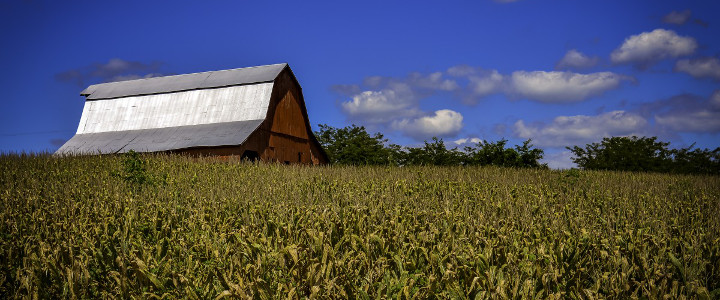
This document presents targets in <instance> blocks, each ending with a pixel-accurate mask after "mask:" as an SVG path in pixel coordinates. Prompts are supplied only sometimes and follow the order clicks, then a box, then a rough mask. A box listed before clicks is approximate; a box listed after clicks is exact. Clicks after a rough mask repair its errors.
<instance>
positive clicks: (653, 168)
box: [567, 136, 720, 174]
mask: <svg viewBox="0 0 720 300" xmlns="http://www.w3.org/2000/svg"><path fill="white" fill-rule="evenodd" d="M669 145H670V143H668V142H661V141H658V140H657V137H637V136H632V137H606V138H603V140H602V141H601V142H599V143H592V144H587V145H585V148H581V147H579V146H573V147H567V149H568V150H570V151H571V152H572V153H573V155H574V156H575V157H573V158H572V160H573V162H575V163H576V164H577V165H578V166H579V167H581V168H583V169H586V170H617V171H646V172H670V173H694V174H718V173H720V148H716V149H715V150H709V149H694V150H693V149H692V148H693V147H694V145H692V146H690V147H687V148H681V149H670V148H669Z"/></svg>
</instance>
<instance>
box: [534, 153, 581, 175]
mask: <svg viewBox="0 0 720 300" xmlns="http://www.w3.org/2000/svg"><path fill="white" fill-rule="evenodd" d="M540 162H541V163H546V164H547V165H548V167H550V169H556V170H558V169H560V170H567V169H571V168H575V167H577V165H576V164H575V163H574V162H573V161H572V152H570V151H567V150H565V151H560V152H556V153H545V156H544V157H543V159H541V160H540Z"/></svg>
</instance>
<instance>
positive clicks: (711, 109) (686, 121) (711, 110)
mask: <svg viewBox="0 0 720 300" xmlns="http://www.w3.org/2000/svg"><path fill="white" fill-rule="evenodd" d="M648 107H649V108H650V111H651V112H655V122H656V123H657V124H658V125H660V126H664V127H667V128H670V129H672V130H674V131H679V132H709V133H713V132H720V90H716V91H715V92H713V94H712V95H710V97H708V98H704V97H700V96H696V95H688V94H685V95H678V96H675V97H672V98H670V99H667V100H663V101H657V102H655V103H651V104H648Z"/></svg>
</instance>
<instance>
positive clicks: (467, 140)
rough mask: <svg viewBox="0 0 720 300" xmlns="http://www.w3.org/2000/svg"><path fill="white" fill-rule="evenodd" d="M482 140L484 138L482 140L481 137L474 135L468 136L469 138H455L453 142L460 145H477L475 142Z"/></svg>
mask: <svg viewBox="0 0 720 300" xmlns="http://www.w3.org/2000/svg"><path fill="white" fill-rule="evenodd" d="M480 142H482V140H481V139H480V138H477V137H473V138H471V137H467V138H461V139H457V140H454V141H453V143H455V145H458V146H460V145H465V144H472V145H475V144H477V143H480Z"/></svg>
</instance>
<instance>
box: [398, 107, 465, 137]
mask: <svg viewBox="0 0 720 300" xmlns="http://www.w3.org/2000/svg"><path fill="white" fill-rule="evenodd" d="M462 121H463V116H462V114H460V113H459V112H456V111H452V110H449V109H441V110H438V111H435V113H434V114H433V115H427V116H422V117H419V118H414V119H402V120H398V121H394V122H393V124H392V127H393V128H394V129H395V130H398V131H401V132H403V133H404V134H405V135H407V136H410V137H413V138H415V139H417V140H423V139H428V138H430V137H434V136H435V137H446V136H454V135H457V134H458V133H459V132H460V130H461V129H462V127H463V123H462Z"/></svg>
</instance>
